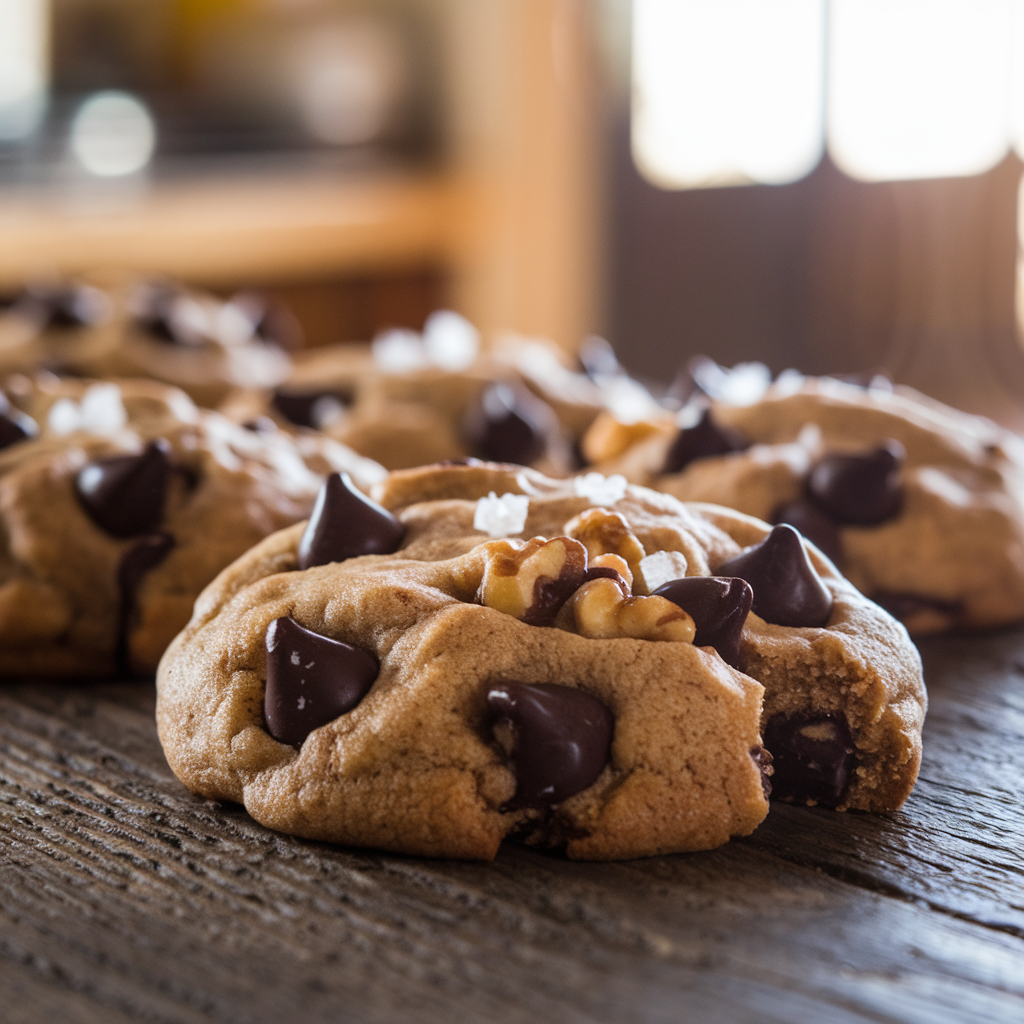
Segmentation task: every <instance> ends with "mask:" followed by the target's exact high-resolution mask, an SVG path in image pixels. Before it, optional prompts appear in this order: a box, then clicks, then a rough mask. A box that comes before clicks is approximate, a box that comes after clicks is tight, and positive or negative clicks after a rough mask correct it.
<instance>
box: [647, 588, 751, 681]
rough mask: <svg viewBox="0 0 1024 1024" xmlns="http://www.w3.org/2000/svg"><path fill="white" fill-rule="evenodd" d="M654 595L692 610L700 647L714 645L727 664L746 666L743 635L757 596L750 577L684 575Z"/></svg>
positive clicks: (696, 643)
mask: <svg viewBox="0 0 1024 1024" xmlns="http://www.w3.org/2000/svg"><path fill="white" fill-rule="evenodd" d="M654 596H655V597H665V598H668V600H669V601H671V602H672V603H673V604H677V605H679V607H680V608H682V609H683V610H684V611H686V612H688V613H689V615H690V617H691V618H692V619H693V623H694V625H695V626H696V627H697V632H696V634H695V635H694V638H693V642H694V644H695V645H696V646H697V647H714V649H715V650H716V651H718V653H719V654H720V655H721V656H722V660H723V661H724V662H725V663H726V664H727V665H732V667H733V668H738V669H742V667H743V666H742V664H741V661H740V637H741V636H742V634H743V623H744V622H746V621H747V614H748V613H749V612H750V606H751V604H752V602H753V600H754V592H753V590H751V589H750V584H749V583H747V581H746V580H742V579H739V578H738V577H735V576H733V577H725V576H684V577H682V578H681V579H678V580H670V581H669V582H668V583H665V584H663V585H662V586H660V587H658V589H657V590H655V591H654Z"/></svg>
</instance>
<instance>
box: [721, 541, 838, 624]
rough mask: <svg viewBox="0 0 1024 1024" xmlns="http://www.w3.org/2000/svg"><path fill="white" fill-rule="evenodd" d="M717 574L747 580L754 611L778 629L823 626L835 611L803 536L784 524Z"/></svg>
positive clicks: (731, 560) (726, 563)
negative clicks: (778, 627) (750, 589)
mask: <svg viewBox="0 0 1024 1024" xmlns="http://www.w3.org/2000/svg"><path fill="white" fill-rule="evenodd" d="M715 574H716V575H717V576H739V577H740V579H744V580H746V581H747V582H748V583H749V584H750V586H751V587H752V588H753V590H754V603H753V610H754V611H755V612H756V613H757V614H758V615H760V616H761V618H762V619H764V620H765V622H772V623H774V624H775V625H777V626H824V625H825V623H826V622H828V617H829V615H830V614H831V612H832V595H831V594H830V593H829V590H828V588H827V587H826V586H825V584H824V583H822V581H821V577H820V576H819V575H818V573H817V572H816V571H815V568H814V566H813V565H811V561H810V559H809V558H808V557H807V551H806V550H805V549H804V542H803V540H802V539H801V537H800V534H799V533H797V531H796V530H794V529H793V527H792V526H787V525H786V524H784V523H783V524H781V525H779V526H776V527H774V528H773V529H772V532H771V533H769V534H768V536H767V537H765V539H764V540H763V541H761V543H760V544H755V545H754V546H753V547H749V548H747V549H746V550H745V551H743V552H741V553H740V554H738V555H737V556H736V557H735V558H730V559H729V561H728V562H725V563H724V564H723V565H720V566H719V567H718V569H717V570H716V573H715Z"/></svg>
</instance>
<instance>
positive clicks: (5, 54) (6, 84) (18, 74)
mask: <svg viewBox="0 0 1024 1024" xmlns="http://www.w3.org/2000/svg"><path fill="white" fill-rule="evenodd" d="M45 88H46V0H0V141H3V140H6V139H17V138H21V137H22V136H23V135H28V134H29V133H30V132H31V131H32V130H33V129H34V128H35V126H36V123H37V122H38V120H39V116H40V115H41V113H42V109H43V100H44V90H45Z"/></svg>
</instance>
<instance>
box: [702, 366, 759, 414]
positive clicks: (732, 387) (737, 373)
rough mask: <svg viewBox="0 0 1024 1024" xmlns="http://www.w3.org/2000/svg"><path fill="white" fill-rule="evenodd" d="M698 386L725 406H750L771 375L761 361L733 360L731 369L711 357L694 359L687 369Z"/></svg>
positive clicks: (757, 399) (757, 398) (756, 400)
mask: <svg viewBox="0 0 1024 1024" xmlns="http://www.w3.org/2000/svg"><path fill="white" fill-rule="evenodd" d="M690 373H691V374H692V376H693V379H694V380H695V381H696V382H697V384H698V385H699V386H700V389H701V390H702V391H703V392H704V393H705V394H707V395H709V396H710V397H711V398H714V399H716V400H718V401H720V402H727V403H728V404H729V405H753V404H754V403H755V402H759V401H760V400H761V399H762V398H764V393H765V392H766V391H767V390H768V385H769V384H771V380H772V375H771V371H770V370H769V369H768V367H767V366H765V365H764V363H737V364H736V365H735V366H734V367H733V368H732V369H731V370H727V369H726V368H725V367H724V366H719V365H718V363H716V362H715V361H714V360H713V359H707V358H703V359H699V360H695V361H694V363H693V365H692V366H691V368H690Z"/></svg>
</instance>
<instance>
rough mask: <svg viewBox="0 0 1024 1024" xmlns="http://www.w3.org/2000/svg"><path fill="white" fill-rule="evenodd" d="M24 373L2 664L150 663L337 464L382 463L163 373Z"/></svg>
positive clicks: (13, 467) (3, 423) (86, 671)
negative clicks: (190, 389)
mask: <svg viewBox="0 0 1024 1024" xmlns="http://www.w3.org/2000/svg"><path fill="white" fill-rule="evenodd" d="M17 383H18V387H17V388H16V389H15V394H14V395H13V397H14V399H15V402H17V403H18V404H13V403H8V404H7V405H6V407H5V408H4V409H3V410H2V411H0V449H2V450H0V524H2V537H3V544H2V545H0V675H4V676H25V675H35V676H58V675H62V676H68V675H70V676H79V675H81V676H96V675H109V674H110V673H112V672H114V671H117V670H120V669H129V670H133V671H140V672H146V671H152V670H153V669H154V668H155V667H156V663H157V661H158V660H159V658H160V655H161V654H162V653H163V650H164V648H165V647H166V646H167V644H168V643H169V642H170V640H171V639H172V638H173V637H174V635H175V633H177V632H178V631H179V630H180V629H181V628H182V627H183V626H184V625H185V623H186V622H187V621H188V619H189V616H190V614H191V612H192V605H193V602H194V601H195V598H196V596H197V595H198V594H199V592H200V591H201V589H202V588H203V587H204V586H205V585H206V584H207V583H208V582H209V581H210V580H212V579H213V578H214V576H216V575H217V573H218V572H220V570H221V569H223V568H224V567H225V566H226V565H228V564H229V563H230V562H231V561H232V560H233V559H235V558H237V557H238V556H239V555H240V554H241V553H242V552H244V551H245V550H246V549H247V548H249V547H251V546H252V545H253V544H255V543H257V542H258V541H259V540H261V539H262V538H263V537H265V536H267V535H268V534H270V533H272V532H273V531H275V530H278V529H280V528H281V527H284V526H287V525H288V524H289V523H292V522H295V521H296V520H299V519H301V518H303V517H305V516H307V515H308V514H309V511H310V509H311V507H312V505H313V501H314V499H315V497H316V494H317V490H318V488H319V486H320V482H321V478H322V475H323V474H324V473H328V472H334V471H337V470H339V469H345V470H347V471H349V472H350V473H352V474H353V475H354V476H355V477H356V478H357V479H358V480H359V481H360V482H361V483H362V484H363V485H364V486H369V485H370V483H372V482H373V480H374V479H375V478H376V477H377V476H379V475H382V474H383V470H381V469H380V467H378V466H376V465H375V464H374V463H371V462H369V460H366V459H362V458H361V457H359V456H357V455H355V453H353V452H350V451H348V450H346V449H344V448H342V446H340V445H338V444H336V443H334V442H331V441H329V440H327V439H320V441H319V442H318V443H316V444H315V445H314V447H315V451H308V450H307V451H306V452H303V450H301V449H300V448H299V447H298V446H297V445H296V444H295V442H293V441H292V440H291V439H289V438H288V437H286V436H285V435H283V434H280V435H275V436H271V437H265V436H262V435H260V434H258V433H256V432H253V431H248V430H246V429H245V428H243V427H240V426H238V425H236V424H234V423H231V422H230V421H229V420H227V419H225V418H224V417H223V416H220V415H219V414H217V413H207V412H202V411H200V410H198V409H197V408H196V407H195V406H194V405H193V404H192V402H191V401H190V400H189V399H188V397H187V396H186V395H184V394H183V393H182V392H179V391H176V390H175V389H173V388H167V387H164V386H162V385H159V384H156V383H154V382H151V381H140V382H132V381H122V382H110V381H107V382H90V381H78V380H65V381H60V380H57V379H55V378H49V377H44V378H42V379H40V380H39V381H37V382H31V381H28V380H27V379H26V378H22V379H20V381H18V382H17ZM310 444H313V442H310Z"/></svg>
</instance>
